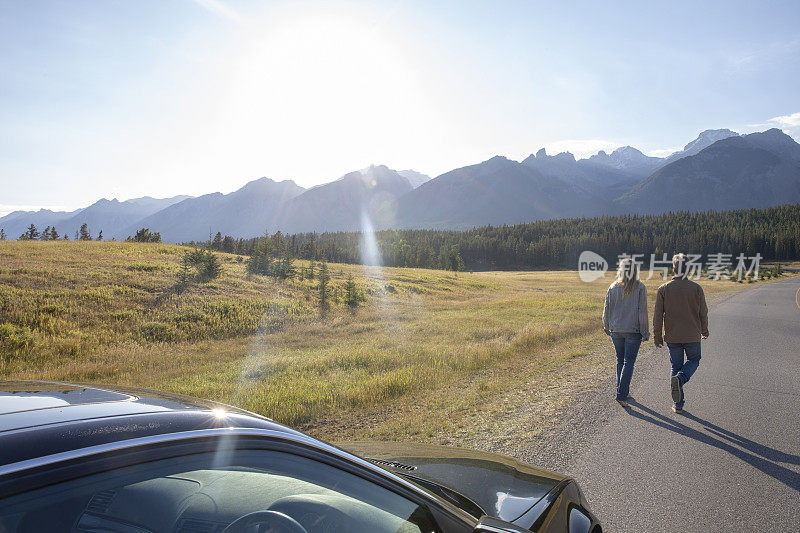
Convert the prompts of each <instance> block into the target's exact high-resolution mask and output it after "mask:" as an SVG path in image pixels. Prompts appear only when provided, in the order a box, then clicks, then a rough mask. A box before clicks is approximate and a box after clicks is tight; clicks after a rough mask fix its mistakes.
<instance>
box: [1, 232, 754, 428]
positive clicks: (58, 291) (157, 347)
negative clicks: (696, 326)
mask: <svg viewBox="0 0 800 533" xmlns="http://www.w3.org/2000/svg"><path fill="white" fill-rule="evenodd" d="M267 255H269V254H267ZM253 257H258V256H253ZM212 258H213V259H212ZM260 261H261V262H260V263H259V262H258V261H256V260H254V259H253V258H249V259H248V258H244V257H242V256H238V255H233V254H226V253H219V252H210V251H208V250H197V249H192V248H187V247H181V246H176V245H168V244H160V243H134V242H125V243H123V242H75V241H66V242H65V241H58V242H39V241H31V242H12V241H5V242H0V355H1V356H2V361H1V362H0V365H2V366H0V371H1V372H2V376H3V377H9V378H20V379H48V380H61V381H78V382H82V381H91V382H99V383H113V384H123V385H135V386H143V387H150V388H155V389H161V390H168V391H172V392H178V393H182V394H188V395H192V396H200V397H204V398H209V399H214V400H218V401H222V402H226V403H231V404H235V405H238V406H241V407H243V408H246V409H250V410H253V411H256V412H259V413H262V414H265V415H267V416H269V417H271V418H274V419H275V420H277V421H280V422H285V423H289V424H293V425H297V426H300V427H305V428H307V429H310V430H311V431H312V432H315V433H317V434H319V435H321V436H323V437H327V438H331V439H333V438H342V437H347V438H362V437H379V438H399V437H403V438H418V439H427V440H436V439H437V438H438V437H437V435H439V436H440V435H441V434H442V433H448V432H449V433H450V434H452V431H450V430H452V429H453V428H455V427H458V426H459V425H461V424H462V422H463V420H465V417H470V416H474V415H475V413H476V412H479V411H480V410H481V409H484V408H485V407H486V406H487V405H490V404H492V403H493V402H495V401H496V400H497V399H500V398H503V397H504V395H506V394H507V393H509V392H510V391H512V390H519V387H520V386H524V385H525V384H530V383H531V380H534V381H535V380H537V379H538V380H543V382H545V383H550V384H552V382H553V380H555V379H556V377H555V376H556V373H555V371H554V369H555V368H558V367H563V366H564V364H565V363H566V362H571V363H570V364H576V363H577V364H596V360H595V359H593V358H592V357H593V356H592V353H593V352H592V350H593V346H596V345H597V341H599V340H600V338H601V337H600V334H598V331H599V320H600V318H599V316H600V312H601V309H602V300H603V296H604V294H605V290H606V287H607V286H608V283H609V278H608V277H606V279H605V280H598V281H596V282H593V283H581V282H580V281H578V279H577V275H576V273H575V272H566V271H561V272H552V271H536V272H486V273H474V274H470V273H455V272H446V271H440V270H424V269H410V268H379V267H365V266H357V265H344V264H335V263H324V262H320V261H305V260H292V259H291V258H289V259H287V258H286V257H285V256H278V257H273V256H269V260H267V259H264V258H263V257H262V258H261V260H260ZM209 265H210V266H209ZM262 272H263V273H262ZM284 274H286V275H284ZM660 283H661V280H659V279H655V278H654V279H652V280H650V281H648V282H647V285H648V288H649V289H650V290H651V291H655V288H656V287H657V286H658V285H659V284H660ZM704 284H705V286H706V291H707V293H708V294H709V295H714V294H717V293H720V292H726V291H730V290H738V289H739V288H741V287H743V285H740V284H738V283H735V282H732V281H716V282H713V281H706V282H704ZM653 294H654V292H652V293H651V305H652V300H653ZM537 376H538V377H537Z"/></svg>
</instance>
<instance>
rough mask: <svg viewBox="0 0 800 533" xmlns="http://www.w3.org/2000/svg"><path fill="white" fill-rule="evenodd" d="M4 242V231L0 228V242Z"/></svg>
mask: <svg viewBox="0 0 800 533" xmlns="http://www.w3.org/2000/svg"><path fill="white" fill-rule="evenodd" d="M4 240H6V230H5V228H0V241H4Z"/></svg>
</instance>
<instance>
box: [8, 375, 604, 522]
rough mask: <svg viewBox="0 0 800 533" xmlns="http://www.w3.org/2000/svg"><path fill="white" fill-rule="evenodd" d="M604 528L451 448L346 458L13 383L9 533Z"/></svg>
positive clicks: (68, 388) (548, 491) (207, 414)
mask: <svg viewBox="0 0 800 533" xmlns="http://www.w3.org/2000/svg"><path fill="white" fill-rule="evenodd" d="M529 530H530V531H559V532H561V531H569V532H592V533H596V532H599V531H600V530H601V529H600V525H599V524H598V522H597V520H596V519H595V518H594V517H593V515H592V513H591V512H590V511H589V509H588V507H587V505H586V500H585V499H584V497H583V495H582V494H581V491H580V489H579V488H578V485H577V484H576V483H575V482H574V481H573V480H571V479H569V478H566V477H563V476H559V475H557V474H553V473H550V472H547V471H544V470H541V469H538V468H534V467H532V466H529V465H526V464H523V463H520V462H518V461H516V460H514V459H511V458H508V457H504V456H500V455H495V454H489V453H482V452H475V451H467V450H461V449H456V448H447V447H440V446H428V445H419V444H398V443H353V444H340V445H339V446H333V445H330V444H327V443H325V442H321V441H319V440H317V439H314V438H312V437H309V436H308V435H305V434H303V433H300V432H298V431H295V430H293V429H290V428H288V427H285V426H282V425H279V424H276V423H275V422H272V421H271V420H269V419H267V418H264V417H261V416H258V415H255V414H253V413H249V412H246V411H242V410H239V409H235V408H233V407H229V406H225V405H221V404H216V403H212V402H206V401H203V400H194V399H189V398H185V397H180V396H173V395H169V394H163V393H155V392H152V391H146V392H145V391H139V390H128V389H125V388H116V387H115V388H113V389H111V388H98V387H92V386H83V385H72V384H64V383H52V382H38V381H0V532H3V533H5V532H20V533H22V532H26V533H27V532H33V531H35V532H60V531H64V532H98V533H99V532H104V533H106V532H120V533H150V532H162V531H163V532H180V533H212V532H225V533H236V532H240V533H245V532H268V531H269V532H285V533H305V532H308V533H313V532H317V531H319V532H332V531H343V532H361V531H364V532H392V533H412V532H413V533H429V532H442V533H450V532H465V533H466V532H472V531H484V532H519V531H529Z"/></svg>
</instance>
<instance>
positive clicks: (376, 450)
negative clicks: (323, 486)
mask: <svg viewBox="0 0 800 533" xmlns="http://www.w3.org/2000/svg"><path fill="white" fill-rule="evenodd" d="M336 445H337V446H339V447H341V448H344V449H345V450H347V451H349V452H351V453H354V454H356V455H359V456H361V457H363V458H365V459H377V460H378V461H381V462H380V463H378V464H380V465H381V466H383V467H384V468H387V469H388V470H391V471H393V472H395V473H397V474H403V475H408V476H411V477H418V478H421V479H424V480H428V481H432V482H434V483H437V484H439V485H443V486H444V487H446V488H450V489H452V490H454V491H456V492H458V493H460V494H462V495H464V496H466V497H467V498H469V499H470V500H472V501H473V502H475V503H476V504H477V505H478V506H480V507H481V509H482V510H483V511H484V513H486V514H488V515H490V516H495V517H497V518H500V519H502V520H506V521H508V522H512V521H514V520H515V519H517V518H519V517H520V516H521V515H522V514H524V513H525V511H527V510H528V509H530V508H531V507H532V506H533V504H535V503H536V502H537V501H538V500H539V499H540V498H542V496H544V495H545V494H547V493H548V492H549V491H550V490H551V489H553V488H554V487H555V486H556V485H558V484H559V483H560V482H561V481H563V480H564V479H565V478H564V477H563V476H560V475H558V474H554V473H552V472H549V471H547V470H542V469H540V468H536V467H533V466H531V465H528V464H525V463H522V462H520V461H517V460H516V459H513V458H511V457H507V456H504V455H498V454H494V453H488V452H480V451H476V450H465V449H461V448H452V447H447V446H435V445H432V444H414V443H398V442H343V443H342V442H340V443H336ZM383 461H388V462H397V463H399V464H398V465H395V466H391V465H387V464H385V463H382V462H383ZM404 465H407V466H410V467H414V470H410V469H408V468H405V467H404Z"/></svg>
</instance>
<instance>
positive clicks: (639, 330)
mask: <svg viewBox="0 0 800 533" xmlns="http://www.w3.org/2000/svg"><path fill="white" fill-rule="evenodd" d="M603 330H604V331H605V332H606V335H610V336H611V341H612V342H613V343H614V349H615V350H616V352H617V401H618V402H619V404H620V405H621V406H622V407H628V402H627V401H626V400H627V399H628V392H629V391H630V386H631V377H633V365H634V363H635V362H636V356H637V355H638V354H639V346H640V345H641V344H642V341H646V340H648V339H649V338H650V325H649V323H648V322H647V288H646V287H645V286H644V283H642V282H641V281H639V268H638V267H637V266H636V263H634V262H633V261H632V260H631V259H628V258H626V259H623V260H622V261H620V264H619V269H618V270H617V279H616V281H614V283H612V284H611V286H610V287H609V288H608V292H607V293H606V301H605V304H604V305H603Z"/></svg>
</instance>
